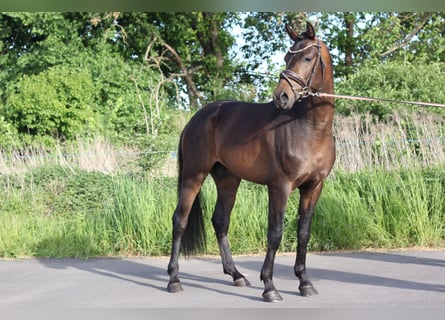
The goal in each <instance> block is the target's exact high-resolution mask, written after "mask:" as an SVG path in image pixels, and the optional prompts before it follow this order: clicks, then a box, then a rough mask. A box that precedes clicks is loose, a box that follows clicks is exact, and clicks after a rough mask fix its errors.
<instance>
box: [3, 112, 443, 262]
mask: <svg viewBox="0 0 445 320" xmlns="http://www.w3.org/2000/svg"><path fill="white" fill-rule="evenodd" d="M443 121H444V120H443V119H441V118H439V117H436V116H433V115H423V116H422V117H420V116H418V115H412V116H409V115H400V114H399V115H393V116H392V117H391V118H390V119H388V121H387V122H385V123H384V124H382V123H380V122H378V121H376V120H375V119H372V118H370V117H368V116H353V117H348V118H340V119H338V121H337V122H336V128H335V135H336V139H337V162H336V165H335V169H334V172H333V174H332V175H331V176H330V177H329V178H328V179H327V181H326V183H325V188H324V190H323V193H322V195H321V198H320V200H319V203H318V206H317V208H316V213H315V216H314V221H313V225H312V238H311V241H310V244H309V246H310V250H321V251H323V250H336V249H363V248H399V247H412V246H423V247H431V246H436V247H437V246H439V247H443V246H445V243H444V237H445V202H444V201H445V200H444V197H443V194H444V191H445V174H444V166H443V163H444V162H445V161H444V160H445V155H444V147H443V139H442V138H441V137H442V136H443V132H442V128H443V127H445V124H443V123H442V122H443ZM27 152H28V153H27ZM27 152H21V153H19V152H16V153H14V152H13V153H12V154H8V155H5V154H0V199H1V201H0V256H1V257H29V256H31V257H81V258H87V257H91V256H115V255H168V254H169V251H170V241H171V215H172V213H173V210H174V208H175V205H176V178H175V176H174V170H173V172H171V171H172V170H171V169H170V171H168V170H167V169H166V168H167V166H164V167H162V168H160V169H156V170H151V171H150V172H145V173H144V172H143V171H142V170H141V169H140V168H137V163H138V159H137V158H136V156H135V154H137V150H136V152H134V153H133V152H131V153H129V157H130V159H127V160H128V161H126V160H125V158H119V157H118V156H117V155H119V153H116V152H115V151H114V150H113V148H112V146H111V145H110V144H109V143H107V142H106V141H104V140H102V139H97V140H96V142H94V141H93V142H84V143H81V142H80V143H79V145H78V147H77V149H75V148H73V149H72V152H68V153H62V152H61V151H60V150H58V149H57V148H56V149H55V150H52V151H51V152H50V153H48V152H45V151H44V150H31V151H27ZM65 152H66V150H65ZM70 154H71V155H73V154H77V155H79V156H78V157H70V156H68V155H70ZM80 155H82V156H80ZM144 156H147V155H146V154H145V155H144ZM96 158H97V159H96ZM95 159H96V160H95ZM165 160H166V161H165V163H167V164H168V168H172V165H171V160H172V159H171V156H170V155H169V154H168V153H167V154H166V158H165ZM173 169H174V166H173ZM156 172H158V173H159V172H162V176H160V175H159V174H156ZM203 192H204V195H205V198H204V199H205V203H204V207H205V208H206V209H207V210H206V212H207V213H206V214H207V217H206V219H205V220H206V230H207V239H208V241H207V248H206V253H208V254H217V253H218V248H217V244H216V240H215V237H214V234H213V228H212V226H211V221H210V220H211V217H210V216H211V211H212V210H213V206H214V204H215V199H216V191H215V187H214V184H213V182H212V181H211V179H210V178H209V179H207V180H206V182H205V184H204V186H203ZM298 200H299V197H298V193H297V192H296V193H294V194H293V195H292V196H291V198H290V199H289V203H288V208H287V214H286V216H285V225H284V236H283V241H282V245H281V248H280V250H281V251H294V250H295V249H296V231H295V230H296V224H297V214H296V213H297V207H298ZM267 207H268V199H267V191H266V188H265V187H264V186H259V185H254V184H251V183H247V182H244V181H243V182H242V184H241V186H240V189H239V192H238V196H237V201H236V203H235V207H234V210H233V214H232V222H231V226H230V234H229V239H230V242H231V247H232V251H233V253H235V254H246V253H262V252H264V250H265V248H266V245H267V243H266V238H267V237H266V234H267Z"/></svg>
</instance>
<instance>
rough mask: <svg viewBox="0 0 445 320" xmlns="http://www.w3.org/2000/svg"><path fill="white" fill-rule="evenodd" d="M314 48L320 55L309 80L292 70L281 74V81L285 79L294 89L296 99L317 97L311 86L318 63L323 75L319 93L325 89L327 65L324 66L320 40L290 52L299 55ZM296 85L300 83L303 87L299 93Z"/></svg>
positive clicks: (286, 70)
mask: <svg viewBox="0 0 445 320" xmlns="http://www.w3.org/2000/svg"><path fill="white" fill-rule="evenodd" d="M312 47H317V48H318V53H317V59H316V60H315V63H314V65H313V66H312V72H311V74H310V76H309V79H308V80H307V81H305V80H304V79H303V78H302V77H301V76H300V75H298V74H296V73H295V72H293V71H292V70H289V69H285V70H284V71H283V72H281V73H280V79H284V80H286V81H287V82H288V83H289V85H290V87H291V89H292V92H293V93H294V95H295V97H296V98H298V97H300V99H302V98H307V97H308V96H310V95H315V94H314V92H312V88H311V84H312V76H313V75H314V73H315V69H316V68H317V64H318V61H320V64H321V75H322V82H321V87H320V88H319V89H318V91H321V90H322V89H323V82H324V68H325V64H324V61H323V58H322V57H321V45H320V40H318V41H317V43H316V44H314V43H312V44H310V45H308V46H306V47H304V48H302V49H299V50H291V49H289V51H288V52H289V53H290V54H297V53H300V52H303V51H305V50H307V49H309V48H312ZM295 83H298V84H299V85H300V86H301V91H300V92H297V88H295V86H294V84H295ZM298 100H299V99H298Z"/></svg>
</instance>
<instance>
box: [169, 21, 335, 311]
mask: <svg viewBox="0 0 445 320" xmlns="http://www.w3.org/2000/svg"><path fill="white" fill-rule="evenodd" d="M285 30H286V31H287V34H288V35H289V37H290V38H291V39H292V40H293V44H292V46H291V47H290V49H289V50H288V52H287V53H286V55H285V58H284V60H285V62H286V69H285V70H284V71H283V72H281V74H280V79H279V81H278V84H277V87H276V88H275V91H274V93H273V99H272V101H270V102H268V103H248V102H241V101H231V100H227V101H215V102H212V103H209V104H208V105H206V106H205V107H203V108H201V109H200V110H199V111H197V112H196V113H195V115H194V116H193V117H192V118H191V119H190V121H189V122H188V123H187V124H186V126H185V127H184V129H183V131H182V133H181V136H180V142H179V148H178V168H179V169H178V170H179V174H178V204H177V206H176V209H175V211H174V213H173V217H172V226H173V230H172V245H171V257H170V261H169V264H168V268H167V272H168V274H169V282H168V286H167V290H168V291H169V292H179V291H182V290H183V287H182V285H181V282H180V280H179V275H178V274H179V264H178V259H179V255H180V252H182V251H184V252H185V253H186V254H189V253H190V252H196V251H195V250H196V249H197V248H202V247H203V246H204V245H205V239H204V230H203V226H204V224H203V216H202V210H201V206H200V198H201V186H202V184H203V182H204V180H205V178H206V177H207V176H208V175H209V174H210V175H211V176H212V178H213V180H214V182H215V184H216V190H217V200H216V205H215V209H214V212H213V215H212V220H211V221H212V225H213V227H214V230H215V234H216V238H217V242H218V246H219V251H220V255H221V261H222V265H223V271H224V273H225V274H228V275H230V276H231V277H232V279H233V283H234V285H236V286H249V285H250V282H249V281H248V280H247V279H246V278H245V276H244V275H242V274H241V273H240V272H239V271H238V270H237V268H236V266H235V263H234V260H233V258H232V254H231V251H230V247H229V242H228V229H229V223H230V214H231V211H232V208H233V206H234V203H235V198H236V193H237V189H238V186H239V185H240V182H241V179H244V180H247V181H251V182H253V183H258V184H262V185H265V186H267V190H268V197H269V204H268V232H267V251H266V256H265V259H264V263H263V266H262V268H261V273H260V278H261V280H262V281H263V283H264V292H263V294H262V296H263V299H264V300H265V301H267V302H277V301H281V300H282V297H281V295H280V293H279V292H278V290H277V289H276V288H275V286H274V283H273V279H272V278H273V266H274V260H275V255H276V252H277V250H278V248H279V245H280V242H281V239H282V233H283V220H284V215H285V211H286V205H287V201H288V198H289V195H290V194H291V192H292V191H294V190H295V189H297V188H298V189H299V193H300V200H299V207H298V218H299V219H298V227H297V236H298V240H297V252H296V261H295V265H294V273H295V275H296V277H297V278H298V279H299V281H300V283H299V291H300V294H301V295H302V296H311V295H315V294H318V292H317V290H316V289H315V288H314V286H313V284H312V282H311V281H310V279H309V277H308V275H307V273H306V252H307V245H308V242H309V239H310V232H311V221H312V216H313V213H314V208H315V206H316V204H317V201H318V199H319V197H320V194H321V191H322V188H323V182H324V180H325V178H326V177H327V176H328V174H329V173H330V171H331V169H332V167H333V164H334V161H335V141H334V137H333V134H332V124H333V115H334V99H333V98H330V97H322V96H319V95H318V94H317V93H320V92H325V93H333V92H334V85H333V67H332V59H331V56H330V53H329V49H328V48H327V46H326V45H325V44H324V43H323V42H322V41H321V40H320V39H318V38H317V37H316V35H315V31H314V27H313V26H312V24H311V23H309V22H307V25H306V31H304V32H302V33H297V32H296V31H295V30H294V29H293V28H292V27H291V26H290V25H286V26H285ZM181 249H182V250H181Z"/></svg>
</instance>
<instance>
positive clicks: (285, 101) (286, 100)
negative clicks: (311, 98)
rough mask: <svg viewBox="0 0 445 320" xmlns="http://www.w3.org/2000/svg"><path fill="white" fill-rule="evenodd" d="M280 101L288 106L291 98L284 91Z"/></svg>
mask: <svg viewBox="0 0 445 320" xmlns="http://www.w3.org/2000/svg"><path fill="white" fill-rule="evenodd" d="M280 101H281V103H282V104H286V103H287V102H288V101H289V96H288V95H287V93H286V92H284V91H283V92H281V93H280Z"/></svg>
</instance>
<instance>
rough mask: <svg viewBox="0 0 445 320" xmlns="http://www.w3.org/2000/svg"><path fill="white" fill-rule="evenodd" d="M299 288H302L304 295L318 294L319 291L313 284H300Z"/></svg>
mask: <svg viewBox="0 0 445 320" xmlns="http://www.w3.org/2000/svg"><path fill="white" fill-rule="evenodd" d="M298 289H300V293H301V295H302V296H303V297H310V296H315V295H317V294H318V291H317V290H315V288H314V286H313V285H311V284H307V285H304V286H300V287H299V288H298Z"/></svg>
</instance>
